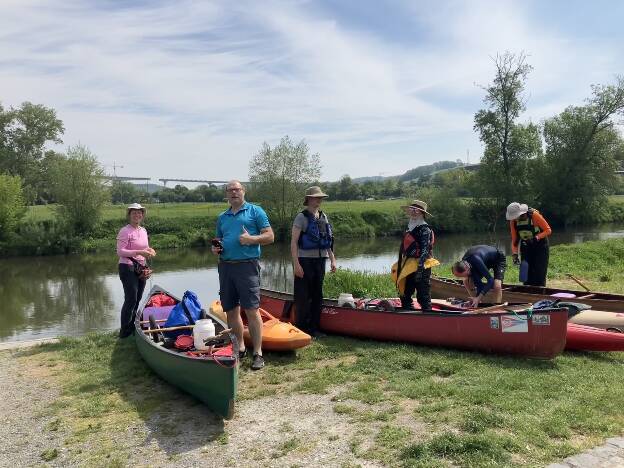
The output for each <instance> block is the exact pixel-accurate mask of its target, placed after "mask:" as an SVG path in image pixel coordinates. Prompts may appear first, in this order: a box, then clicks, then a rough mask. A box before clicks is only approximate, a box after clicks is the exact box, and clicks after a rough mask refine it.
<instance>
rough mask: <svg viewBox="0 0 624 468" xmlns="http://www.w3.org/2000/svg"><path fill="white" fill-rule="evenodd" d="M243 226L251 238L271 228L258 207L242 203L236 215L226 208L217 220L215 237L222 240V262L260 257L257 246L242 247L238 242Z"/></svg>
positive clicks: (263, 212) (262, 211)
mask: <svg viewBox="0 0 624 468" xmlns="http://www.w3.org/2000/svg"><path fill="white" fill-rule="evenodd" d="M243 226H245V229H247V232H248V233H249V234H251V235H252V236H257V235H258V234H260V231H261V230H262V229H264V228H268V227H271V225H270V224H269V218H268V217H267V215H266V213H265V211H264V210H263V209H262V208H260V207H259V206H258V205H254V204H252V203H247V202H245V203H243V205H242V206H241V207H240V209H239V210H238V211H237V212H236V214H234V213H232V208H231V207H230V208H228V209H227V210H226V211H224V212H223V213H221V214H220V215H219V217H218V218H217V237H219V238H221V239H222V242H223V253H222V254H221V259H223V260H247V259H253V258H259V257H260V246H259V245H242V244H241V243H240V241H239V240H238V238H239V236H240V235H241V234H242V233H243Z"/></svg>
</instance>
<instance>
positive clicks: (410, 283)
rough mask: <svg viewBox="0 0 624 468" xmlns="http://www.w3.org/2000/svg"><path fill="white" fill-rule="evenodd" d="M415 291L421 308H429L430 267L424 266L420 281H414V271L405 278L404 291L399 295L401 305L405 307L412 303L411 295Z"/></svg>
mask: <svg viewBox="0 0 624 468" xmlns="http://www.w3.org/2000/svg"><path fill="white" fill-rule="evenodd" d="M414 291H416V300H417V301H418V303H419V304H420V307H421V309H422V310H431V268H425V269H424V270H423V273H422V278H421V280H420V281H416V273H412V274H411V275H408V276H407V277H406V278H405V291H404V293H403V296H401V305H402V306H403V307H404V308H407V307H408V306H409V305H410V304H411V303H412V295H413V294H414Z"/></svg>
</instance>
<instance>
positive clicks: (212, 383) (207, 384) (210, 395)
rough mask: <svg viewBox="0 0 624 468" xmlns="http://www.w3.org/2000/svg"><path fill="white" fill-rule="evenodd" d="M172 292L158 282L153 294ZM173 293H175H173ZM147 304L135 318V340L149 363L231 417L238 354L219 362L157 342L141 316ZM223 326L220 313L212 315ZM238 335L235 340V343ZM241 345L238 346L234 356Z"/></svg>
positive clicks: (218, 324) (157, 372)
mask: <svg viewBox="0 0 624 468" xmlns="http://www.w3.org/2000/svg"><path fill="white" fill-rule="evenodd" d="M156 293H165V294H168V293H167V292H166V291H165V290H163V289H162V288H160V287H158V286H154V287H153V288H152V290H151V291H150V294H149V296H152V295H154V294H156ZM172 297H173V296H172ZM142 313H143V308H142V309H141V311H140V312H139V313H138V314H137V319H136V321H135V341H136V345H137V348H138V350H139V353H140V354H141V356H142V357H143V360H144V361H145V362H146V363H147V365H148V366H149V367H150V368H151V369H152V370H153V371H154V372H155V373H156V374H158V375H159V376H160V377H161V378H162V379H164V380H166V381H167V382H169V383H170V384H172V385H174V386H176V387H177V388H179V389H181V390H183V391H185V392H187V393H189V394H191V395H193V396H194V397H195V398H197V399H198V400H200V401H202V402H203V403H204V404H205V405H206V406H207V407H208V408H210V409H211V410H212V411H213V412H215V413H217V414H219V415H221V416H223V417H224V418H226V419H229V418H231V417H232V416H233V414H234V402H235V398H236V390H237V387H238V364H237V362H236V358H235V357H234V358H233V359H226V360H222V364H223V365H218V364H217V363H215V362H214V360H212V359H209V358H208V359H207V358H196V357H191V356H187V355H186V354H184V353H180V352H176V351H170V350H168V349H165V348H163V347H162V346H161V345H158V344H157V343H155V342H154V341H153V340H152V339H151V338H150V337H149V336H147V335H146V334H145V333H143V330H142V328H141V324H140V320H141V317H142ZM147 318H148V317H145V319H147ZM210 318H211V319H212V320H213V321H215V322H217V326H218V327H220V328H221V329H223V328H225V324H224V323H223V322H221V321H220V320H219V319H218V318H217V317H214V316H211V317H210ZM235 341H236V340H235V339H234V341H233V343H235ZM236 353H238V347H237V346H236V345H235V346H234V356H236Z"/></svg>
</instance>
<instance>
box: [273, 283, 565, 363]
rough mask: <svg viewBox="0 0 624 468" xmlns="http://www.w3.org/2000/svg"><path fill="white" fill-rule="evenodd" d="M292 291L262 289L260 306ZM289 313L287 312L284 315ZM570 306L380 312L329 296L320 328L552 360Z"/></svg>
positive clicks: (278, 305) (282, 300) (278, 303)
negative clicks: (535, 310) (531, 312)
mask: <svg viewBox="0 0 624 468" xmlns="http://www.w3.org/2000/svg"><path fill="white" fill-rule="evenodd" d="M288 301H292V296H291V295H288V294H284V293H278V292H275V291H268V290H262V291H261V306H262V307H263V308H265V309H267V310H268V311H269V312H271V313H273V314H274V315H281V314H283V312H284V311H286V310H287V309H288V305H287V303H288ZM283 318H284V317H283ZM566 326H567V311H565V310H560V309H559V310H557V309H552V310H546V311H544V312H542V311H540V314H537V319H536V318H532V319H529V320H526V315H522V314H520V315H519V316H518V315H515V314H510V313H505V312H501V313H498V312H497V313H488V314H460V313H447V314H443V313H413V312H381V311H373V310H366V309H352V308H347V307H338V306H337V304H336V303H335V302H334V301H328V300H326V301H325V302H324V305H323V309H322V311H321V330H323V331H324V332H326V333H332V334H338V335H345V336H353V337H359V338H370V339H376V340H383V341H399V342H406V343H413V344H419V345H427V346H441V347H447V348H457V349H466V350H472V351H481V352H484V353H495V354H512V355H521V356H526V357H533V358H543V359H552V358H554V357H555V356H557V355H558V354H560V353H561V352H562V351H563V349H564V346H565V339H566Z"/></svg>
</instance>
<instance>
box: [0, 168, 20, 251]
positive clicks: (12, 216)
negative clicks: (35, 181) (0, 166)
mask: <svg viewBox="0 0 624 468" xmlns="http://www.w3.org/2000/svg"><path fill="white" fill-rule="evenodd" d="M25 212H26V206H25V205H24V191H23V189H22V179H21V178H20V177H19V176H10V175H5V174H0V239H6V238H7V236H8V235H9V234H10V233H12V232H14V231H15V228H16V226H17V223H18V222H19V220H20V219H21V218H22V217H23V216H24V213H25Z"/></svg>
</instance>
